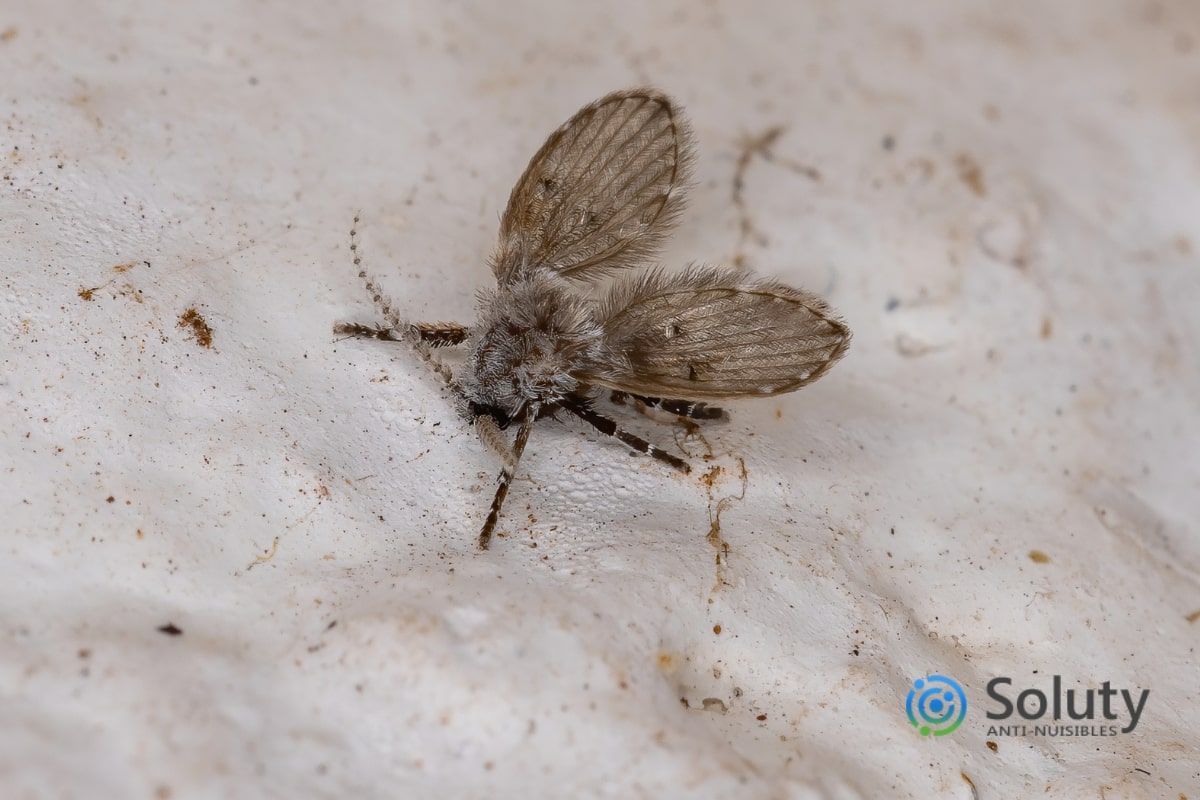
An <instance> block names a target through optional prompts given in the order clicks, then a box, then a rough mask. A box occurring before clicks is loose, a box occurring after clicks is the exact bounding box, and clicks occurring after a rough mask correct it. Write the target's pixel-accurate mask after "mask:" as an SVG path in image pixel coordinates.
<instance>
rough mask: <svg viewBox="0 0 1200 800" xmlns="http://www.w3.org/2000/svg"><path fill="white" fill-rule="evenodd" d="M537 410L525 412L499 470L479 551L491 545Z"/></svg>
mask: <svg viewBox="0 0 1200 800" xmlns="http://www.w3.org/2000/svg"><path fill="white" fill-rule="evenodd" d="M538 410H539V409H538V406H537V405H536V404H535V405H532V406H529V407H528V408H527V409H526V410H525V416H524V418H523V419H522V420H521V427H520V428H519V429H518V430H517V439H516V441H514V442H513V446H512V451H511V453H510V454H509V457H508V458H507V459H506V460H505V462H504V466H503V468H501V470H500V485H499V486H497V487H496V496H495V497H494V498H492V509H491V511H489V512H488V516H487V521H486V522H484V523H483V529H482V530H480V531H479V549H480V550H487V549H488V545H489V544H491V541H492V532H493V531H494V530H495V529H496V522H497V520H499V519H500V509H501V507H502V506H503V505H504V498H506V497H508V485H509V484H510V483H512V478H513V473H514V472H516V469H517V464H519V463H521V454H522V453H524V452H525V444H526V442H528V441H529V432H530V431H531V430H532V429H533V423H534V422H535V421H536V420H537V416H538Z"/></svg>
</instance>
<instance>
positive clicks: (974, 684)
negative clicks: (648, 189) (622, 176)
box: [0, 0, 1200, 800]
mask: <svg viewBox="0 0 1200 800" xmlns="http://www.w3.org/2000/svg"><path fill="white" fill-rule="evenodd" d="M0 74H2V75H3V80H2V82H0V109H2V111H0V113H2V114H3V124H2V125H0V143H2V145H3V146H2V149H0V165H2V172H3V180H2V182H0V304H2V305H0V327H2V331H0V365H2V367H0V480H2V481H3V501H2V502H3V507H2V512H3V515H2V519H0V528H2V531H3V535H2V538H0V721H2V723H3V724H2V725H0V784H2V785H3V787H4V788H3V795H4V797H12V798H27V797H28V798H43V797H46V798H49V797H55V798H58V797H64V798H74V797H79V798H91V797H103V798H107V797H113V798H138V797H153V798H168V797H170V798H190V797H281V798H283V797H286V798H295V797H338V798H343V797H364V798H365V797H434V796H436V797H487V796H516V795H518V794H521V795H522V796H530V797H574V796H611V797H800V798H817V797H837V798H859V797H861V798H880V797H898V798H899V797H915V798H931V797H938V798H943V797H944V798H968V797H971V796H972V791H973V790H972V785H973V786H974V790H975V791H977V792H978V797H980V798H1023V797H1038V798H1043V797H1044V798H1083V797H1105V798H1109V799H1110V800H1112V799H1113V798H1158V797H1167V798H1172V800H1174V798H1177V797H1180V796H1187V797H1192V798H1194V797H1196V796H1198V795H1200V764H1198V757H1197V735H1196V732H1197V729H1198V727H1200V706H1198V705H1197V700H1198V698H1197V692H1198V688H1197V687H1198V679H1200V671H1198V669H1197V666H1196V645H1195V643H1196V639H1197V635H1198V634H1200V622H1196V616H1197V615H1196V614H1195V613H1194V612H1196V611H1197V610H1198V609H1200V590H1198V580H1200V537H1198V536H1197V523H1196V519H1197V516H1198V514H1200V500H1198V499H1197V498H1198V497H1200V491H1198V490H1200V485H1198V477H1197V476H1198V475H1200V455H1198V451H1197V447H1196V444H1197V436H1198V434H1200V426H1198V413H1197V397H1198V396H1200V371H1198V369H1197V349H1198V346H1200V315H1198V314H1197V308H1198V307H1200V306H1198V304H1200V277H1198V275H1200V271H1198V265H1197V261H1198V256H1197V253H1198V252H1200V226H1198V224H1197V222H1198V220H1200V145H1198V144H1197V142H1200V89H1198V88H1197V87H1200V9H1198V7H1197V6H1196V5H1195V4H1194V3H1191V2H1186V1H1183V0H1181V1H1180V2H1090V1H1085V0H1076V2H1055V3H1034V2H1006V3H991V4H987V3H979V2H952V1H951V0H946V1H945V2H917V3H861V2H854V3H845V2H834V1H833V0H829V1H828V2H804V3H790V2H779V3H771V4H766V3H764V4H759V5H757V6H747V5H744V4H735V3H732V2H731V3H691V2H678V3H670V4H666V3H663V4H645V3H634V2H629V3H619V4H607V3H606V4H588V5H583V4H566V3H547V4H545V5H542V4H534V3H523V4H511V3H505V4H495V5H487V6H484V5H480V6H478V7H475V6H470V5H466V4H461V3H428V4H400V3H374V4H361V5H360V4H353V3H346V4H338V5H334V4H326V3H316V2H312V3H309V2H301V3H297V2H262V3H254V4H250V3H237V2H190V3H184V4H178V3H151V2H129V3H120V2H109V3H99V2H94V3H66V2H58V3H39V4H34V3H18V2H15V0H9V2H7V3H5V4H3V5H2V6H0ZM647 82H648V83H653V84H655V85H657V86H660V87H662V88H664V89H665V90H667V91H669V92H671V93H672V94H674V95H676V96H677V97H678V98H679V99H680V100H681V101H682V102H683V103H684V104H685V105H686V106H687V108H688V110H689V112H690V115H691V117H692V120H693V122H694V124H695V128H696V132H697V135H698V140H699V146H700V161H699V180H698V183H697V186H696V188H695V190H694V192H693V195H692V196H693V202H692V204H691V207H690V210H689V212H688V214H687V215H686V216H685V218H684V222H683V224H682V226H681V227H680V229H679V231H678V233H677V235H676V237H675V239H674V241H673V244H672V245H671V247H670V248H669V250H668V251H667V252H666V253H665V254H664V257H663V260H664V261H665V262H666V263H669V264H682V263H684V262H686V261H689V260H697V261H709V262H725V263H729V262H735V261H736V262H739V263H743V264H746V265H748V266H752V267H754V268H756V269H758V270H760V271H762V272H765V273H768V274H771V275H774V276H778V277H780V278H783V279H785V280H788V281H791V282H794V283H796V284H800V285H804V286H806V287H808V288H811V289H814V290H816V291H820V292H823V293H825V294H826V295H827V296H828V297H829V299H830V300H831V302H832V303H833V304H834V305H835V306H837V307H838V308H839V309H841V310H842V311H843V313H844V314H845V316H846V317H847V319H848V320H849V321H850V323H851V325H852V326H853V328H854V329H855V333H856V339H855V342H854V346H853V347H852V349H851V352H850V355H849V356H848V358H847V359H846V360H845V361H844V362H843V363H842V364H840V365H839V366H838V367H837V368H836V369H835V370H834V371H833V372H832V373H830V374H829V375H828V376H827V377H826V378H824V379H823V380H822V381H821V382H819V383H818V384H817V385H815V386H813V387H810V388H809V389H806V390H805V391H803V392H801V393H799V394H796V395H791V396H786V397H782V398H777V399H774V400H770V401H764V402H758V403H745V404H738V405H736V406H734V408H733V410H734V414H735V415H734V419H733V421H732V422H731V423H730V424H727V425H724V426H720V427H716V428H713V429H711V430H709V431H707V433H706V434H705V437H704V439H703V440H701V439H698V438H695V437H692V438H683V437H682V434H680V433H677V432H676V433H674V436H676V437H678V438H677V443H676V444H675V445H673V446H675V447H678V448H681V449H683V450H685V451H687V452H688V453H690V454H691V455H692V457H693V458H694V459H695V460H696V462H697V463H698V464H700V465H701V466H702V467H703V468H704V469H702V470H698V471H697V473H696V475H694V476H693V477H691V478H681V477H679V476H677V475H674V474H672V473H671V472H669V471H666V470H663V469H660V468H659V465H657V464H655V463H653V462H651V461H649V460H646V459H632V458H630V457H629V456H628V455H627V454H626V453H625V452H623V451H622V450H621V449H620V448H619V447H618V446H615V445H614V444H613V443H611V442H608V441H599V440H597V439H596V438H595V437H594V436H591V435H588V434H586V433H584V432H582V431H580V430H579V429H578V428H577V427H576V426H575V425H573V424H571V423H569V422H563V423H558V424H556V423H550V424H545V425H543V426H542V427H541V428H539V429H538V430H537V431H536V433H535V435H534V438H533V440H532V443H531V446H530V448H529V451H528V453H527V455H526V457H525V461H524V464H523V468H522V470H521V473H520V478H519V479H518V481H517V482H516V484H515V489H514V492H513V494H512V496H511V498H510V500H509V504H508V509H507V514H506V515H505V517H504V519H503V521H502V525H501V530H502V532H503V533H504V534H505V535H504V536H502V537H501V538H499V539H497V540H496V542H495V543H494V546H493V549H492V550H491V551H490V552H487V553H483V554H481V553H478V552H476V551H475V549H474V534H475V531H476V530H477V527H478V525H479V523H480V521H481V520H482V517H483V515H484V513H485V511H486V506H487V503H488V500H489V498H490V494H491V487H492V485H493V479H494V474H495V472H496V469H497V465H496V463H495V462H494V459H493V458H492V457H491V456H490V455H489V454H488V453H487V452H485V451H483V449H482V448H481V447H480V445H479V444H478V443H477V441H476V440H475V439H474V437H473V436H472V435H471V434H470V431H469V430H468V429H467V428H466V426H465V425H464V424H463V422H462V420H460V419H458V418H457V417H456V416H455V414H454V411H453V409H452V406H451V404H450V403H449V402H448V400H447V399H446V398H445V397H443V396H442V395H441V393H440V391H439V387H438V382H437V380H436V378H434V377H432V376H431V375H429V374H428V373H426V372H425V371H423V369H422V367H421V365H420V364H419V363H418V362H417V361H416V359H415V358H413V357H412V355H411V354H409V353H408V352H406V351H405V350H403V349H402V348H399V347H396V346H390V345H387V344H383V343H378V342H360V341H345V342H337V341H334V339H333V337H332V336H331V334H330V325H331V324H332V323H333V322H334V321H336V320H339V319H356V320H361V321H373V320H375V319H376V318H377V317H376V316H375V314H374V311H373V309H372V308H371V306H370V303H369V302H368V300H367V298H365V297H364V293H363V290H362V289H361V287H360V286H359V285H358V282H357V281H356V280H355V278H354V275H353V271H352V269H351V267H350V264H349V258H348V254H347V231H348V228H349V226H350V221H351V218H352V216H353V214H354V212H355V211H356V210H358V209H361V210H362V211H363V213H364V225H363V247H364V254H365V257H366V259H367V262H368V264H369V265H370V266H371V267H372V269H373V270H374V271H375V272H376V273H377V274H379V275H380V276H381V277H382V279H383V280H384V282H385V284H386V285H387V286H388V288H389V291H391V292H392V294H393V295H394V297H395V299H396V301H397V304H398V305H399V306H400V307H401V308H403V309H404V310H405V311H406V312H408V313H411V315H412V316H413V317H414V318H421V319H469V318H470V315H471V313H472V305H473V293H474V292H475V290H476V288H477V287H479V286H481V285H483V284H485V283H486V282H487V281H488V280H490V277H489V274H488V272H487V270H486V268H485V266H484V258H485V256H486V254H487V253H488V251H489V249H490V247H491V245H492V242H493V237H494V233H495V228H496V223H497V218H498V215H499V212H500V210H501V208H502V205H503V203H504V201H505V199H506V198H507V194H508V190H509V188H510V186H511V185H512V183H513V181H514V179H515V178H516V177H517V175H518V173H519V171H520V169H521V168H522V167H523V166H524V163H525V161H526V159H527V158H528V157H529V155H530V154H531V153H532V152H533V150H534V149H535V148H536V147H537V145H538V144H539V143H540V142H541V140H542V138H543V137H544V136H545V134H547V133H548V132H549V131H550V130H551V129H552V128H553V127H554V126H556V125H558V124H559V123H560V122H561V121H562V120H564V119H565V118H566V117H567V116H568V115H569V114H570V113H571V112H572V111H574V110H575V109H576V108H577V107H578V106H579V105H581V104H582V103H584V102H586V101H588V100H590V99H592V98H594V97H596V96H599V95H600V94H602V93H604V92H606V91H609V90H611V89H614V88H618V87H622V86H626V85H630V84H638V83H647ZM755 140H757V142H758V144H759V145H760V146H758V147H757V148H756V147H753V146H749V143H753V142H754V141H755ZM739 172H740V174H741V178H742V180H741V184H742V188H741V191H740V194H739V197H740V201H741V203H740V205H739V204H736V203H734V202H733V197H734V194H735V190H734V186H735V183H736V181H735V176H736V175H737V174H738V173H739ZM188 309H195V311H196V312H197V314H198V318H195V320H194V323H193V319H192V318H189V319H187V320H184V326H183V327H181V326H180V320H181V315H183V314H184V313H185V312H186V311H187V310H188ZM204 326H207V328H208V330H209V331H210V335H211V342H210V346H208V347H205V346H203V345H202V341H203V340H204V338H205V336H204V334H205V329H204ZM619 413H620V414H621V418H622V419H623V420H624V421H625V422H626V423H627V424H628V425H629V426H630V427H632V428H634V429H636V430H639V431H641V432H644V433H647V434H650V435H653V436H654V437H656V438H657V439H658V440H659V441H661V442H662V443H664V444H667V445H670V444H672V442H671V440H672V438H673V432H672V430H671V429H670V428H669V427H666V426H663V427H659V428H657V429H655V427H654V426H653V425H652V423H651V422H650V421H648V420H645V419H643V418H641V417H638V416H636V415H632V414H630V413H629V412H627V411H626V412H619ZM706 455H708V456H709V458H710V460H708V461H705V458H704V457H705V456H706ZM740 463H744V465H745V469H746V478H745V484H744V496H742V495H743V485H742V480H741V479H740V473H739V464H740ZM713 466H719V467H722V470H721V471H720V472H718V473H713V472H711V469H710V468H711V467H713ZM702 475H709V476H710V477H709V480H708V483H709V484H711V486H708V485H706V483H705V481H704V480H702V479H700V476H702ZM723 498H732V499H730V500H727V501H725V502H722V500H723ZM718 509H720V510H721V511H722V513H721V515H720V525H719V533H718V534H717V535H710V534H713V533H714V527H713V525H712V521H713V516H714V512H716V511H717V510H718ZM718 537H719V538H720V539H723V542H724V545H725V546H726V547H727V553H725V555H724V556H723V563H721V564H718V563H717V560H716V556H717V552H718V550H719V549H721V542H720V541H718ZM1189 615H1191V620H1192V621H1191V622H1189ZM168 624H171V625H174V626H175V630H178V631H181V633H179V634H178V635H170V633H164V632H161V631H160V630H159V628H160V627H164V626H167V625H168ZM718 626H719V627H718ZM168 630H172V629H168ZM718 631H719V632H718ZM927 672H944V673H947V674H950V675H953V676H955V677H957V678H958V679H959V680H960V681H962V682H963V683H964V684H965V685H966V687H967V692H968V697H969V699H970V701H971V703H972V709H971V712H970V713H969V715H968V718H967V721H966V722H965V723H964V725H963V727H962V728H960V729H959V730H958V731H957V732H955V733H954V734H953V735H951V736H948V737H944V738H940V739H925V738H922V737H920V736H919V735H917V734H916V732H915V731H914V730H913V729H912V728H911V727H910V726H909V724H908V722H907V721H906V720H905V718H904V716H903V714H902V713H901V709H900V705H901V702H902V698H903V696H904V694H905V692H906V690H907V688H908V686H909V684H910V682H911V681H912V679H913V678H914V677H916V676H920V675H924V674H926V673H927ZM1053 674H1061V675H1063V676H1064V679H1065V680H1067V681H1068V683H1069V685H1073V686H1081V687H1082V686H1096V685H1098V684H1099V683H1100V682H1101V681H1105V680H1108V681H1111V682H1112V683H1113V684H1114V685H1116V686H1124V687H1140V688H1149V689H1150V690H1151V692H1152V694H1151V697H1150V699H1149V701H1148V705H1147V708H1146V710H1145V712H1144V714H1143V717H1142V720H1141V723H1140V725H1139V727H1138V728H1137V730H1136V731H1135V732H1134V733H1132V734H1128V735H1123V736H1118V737H1115V738H1105V739H1087V738H1069V739H1056V738H1046V737H1028V738H1011V737H1010V738H999V739H997V740H996V744H997V747H996V749H995V751H993V750H992V749H991V748H989V747H988V746H987V744H986V740H987V739H988V738H989V737H988V736H987V735H986V724H987V723H986V720H985V719H984V718H983V708H984V705H985V695H984V694H983V687H984V685H985V683H986V682H987V680H988V679H989V678H990V677H993V676H996V675H1010V676H1013V677H1014V680H1015V681H1016V685H1018V686H1033V687H1040V688H1042V689H1043V690H1045V689H1048V688H1049V681H1050V676H1051V675H1053ZM706 699H707V700H708V701H709V702H707V703H706V702H705V700H706ZM681 700H682V701H685V702H681Z"/></svg>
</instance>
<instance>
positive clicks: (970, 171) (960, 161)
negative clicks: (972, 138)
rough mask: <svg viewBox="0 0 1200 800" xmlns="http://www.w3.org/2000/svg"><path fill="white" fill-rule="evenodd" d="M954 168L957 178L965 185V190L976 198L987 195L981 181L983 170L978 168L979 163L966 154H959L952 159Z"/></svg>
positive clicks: (985, 187)
mask: <svg viewBox="0 0 1200 800" xmlns="http://www.w3.org/2000/svg"><path fill="white" fill-rule="evenodd" d="M954 166H955V168H956V169H957V170H958V178H959V180H961V181H962V182H963V183H965V184H966V185H967V188H968V189H970V190H971V192H972V193H973V194H974V195H975V196H976V197H983V196H984V195H985V194H987V186H986V185H985V184H984V180H983V169H982V168H981V167H980V166H979V162H978V161H976V160H975V159H974V158H972V157H971V156H970V155H968V154H966V153H959V155H958V157H957V158H955V159H954Z"/></svg>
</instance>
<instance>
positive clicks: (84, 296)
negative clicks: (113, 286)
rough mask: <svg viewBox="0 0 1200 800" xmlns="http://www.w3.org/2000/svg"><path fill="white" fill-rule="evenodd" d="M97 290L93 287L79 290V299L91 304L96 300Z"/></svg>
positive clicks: (96, 287) (97, 287)
mask: <svg viewBox="0 0 1200 800" xmlns="http://www.w3.org/2000/svg"><path fill="white" fill-rule="evenodd" d="M99 288H100V287H99V286H93V287H92V288H90V289H80V290H79V292H78V294H79V299H80V300H86V301H88V302H91V301H92V300H94V299H95V298H96V290H97V289H99Z"/></svg>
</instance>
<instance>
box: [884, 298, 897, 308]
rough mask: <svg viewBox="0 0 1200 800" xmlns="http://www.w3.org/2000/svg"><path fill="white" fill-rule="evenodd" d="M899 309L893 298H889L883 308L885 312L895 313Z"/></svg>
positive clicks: (895, 299)
mask: <svg viewBox="0 0 1200 800" xmlns="http://www.w3.org/2000/svg"><path fill="white" fill-rule="evenodd" d="M899 307H900V301H899V300H898V299H897V298H895V297H889V298H888V301H887V305H886V306H884V309H886V310H887V311H895V310H896V309H897V308H899Z"/></svg>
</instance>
